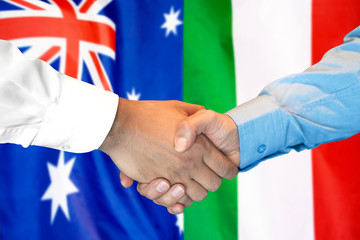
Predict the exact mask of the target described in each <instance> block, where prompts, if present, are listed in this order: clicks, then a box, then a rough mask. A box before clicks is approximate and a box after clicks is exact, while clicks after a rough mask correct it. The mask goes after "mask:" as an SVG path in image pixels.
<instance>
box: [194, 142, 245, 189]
mask: <svg viewBox="0 0 360 240" xmlns="http://www.w3.org/2000/svg"><path fill="white" fill-rule="evenodd" d="M200 140H202V141H206V142H207V146H206V151H204V156H203V161H204V163H205V164H206V166H208V167H209V168H210V169H211V170H212V171H213V172H214V173H216V174H217V175H218V176H219V177H221V178H226V179H233V178H234V177H236V175H237V174H238V172H239V169H238V167H237V166H236V165H235V164H234V163H233V162H232V161H231V160H230V159H229V158H228V157H226V156H225V155H224V154H223V153H222V152H220V151H219V150H218V149H217V148H216V147H215V146H214V144H213V143H212V142H210V140H209V139H208V138H207V137H206V136H204V135H201V136H199V141H200ZM206 189H208V188H206ZM208 190H209V189H208Z"/></svg>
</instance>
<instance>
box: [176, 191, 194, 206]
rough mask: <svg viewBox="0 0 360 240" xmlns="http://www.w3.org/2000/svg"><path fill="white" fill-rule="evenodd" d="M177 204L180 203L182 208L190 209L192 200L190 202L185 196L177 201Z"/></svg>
mask: <svg viewBox="0 0 360 240" xmlns="http://www.w3.org/2000/svg"><path fill="white" fill-rule="evenodd" d="M178 203H180V204H181V205H183V206H184V207H186V208H187V207H190V205H191V204H192V203H193V200H191V198H190V197H189V196H188V195H187V194H185V195H184V196H183V197H182V198H181V199H180V200H179V201H178Z"/></svg>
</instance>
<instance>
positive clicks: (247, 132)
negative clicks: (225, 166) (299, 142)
mask: <svg viewBox="0 0 360 240" xmlns="http://www.w3.org/2000/svg"><path fill="white" fill-rule="evenodd" d="M226 114H228V115H229V116H230V117H231V118H232V119H233V120H234V122H235V123H236V125H237V127H238V133H239V141H240V171H246V170H249V169H251V168H253V167H255V166H256V165H257V164H259V163H260V162H261V161H263V160H265V159H268V158H271V157H274V156H277V155H280V153H279V149H282V148H283V146H284V139H285V137H286V136H285V134H286V133H285V128H284V125H283V124H284V119H283V116H282V115H283V114H282V111H281V110H280V108H279V106H278V105H277V104H276V103H275V102H274V101H273V99H272V97H270V96H268V95H262V96H259V97H257V98H255V99H254V100H251V101H249V102H247V103H245V104H242V105H240V106H238V107H236V108H234V109H232V110H230V111H229V112H227V113H226ZM285 122H286V121H285ZM286 151H287V150H286ZM289 151H290V150H288V151H287V152H289ZM282 153H284V152H282ZM282 153H281V154H282Z"/></svg>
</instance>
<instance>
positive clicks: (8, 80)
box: [0, 40, 118, 152]
mask: <svg viewBox="0 0 360 240" xmlns="http://www.w3.org/2000/svg"><path fill="white" fill-rule="evenodd" d="M0 53H1V54H0V72H1V75H0V99H1V101H0V113H1V118H0V142H2V143H6V142H8V143H15V144H21V145H22V146H24V147H27V146H29V145H38V146H45V147H50V148H55V149H60V150H66V151H70V152H89V151H92V150H94V149H97V148H98V147H99V146H100V145H101V144H102V142H103V141H104V139H105V137H106V135H107V133H108V132H109V130H110V128H111V126H112V123H113V120H114V117H115V114H116V110H117V105H118V97H117V95H116V94H113V93H111V92H106V91H103V90H101V89H100V88H98V87H95V86H93V85H90V84H87V83H84V82H81V81H79V80H76V79H73V78H70V77H67V76H65V75H63V74H61V73H59V72H57V71H55V70H54V69H53V68H51V67H50V66H49V65H48V64H46V63H45V62H43V61H40V60H35V61H30V60H28V59H27V58H26V57H24V56H23V55H22V54H21V52H20V51H19V50H18V49H17V48H16V47H15V46H13V45H12V44H11V43H9V42H6V41H1V40H0Z"/></svg>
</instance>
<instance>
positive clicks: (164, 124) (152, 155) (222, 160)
mask: <svg viewBox="0 0 360 240" xmlns="http://www.w3.org/2000/svg"><path fill="white" fill-rule="evenodd" d="M201 108H202V107H199V106H197V105H191V104H186V103H182V102H178V101H167V102H161V101H130V100H126V99H120V100H119V107H118V112H117V114H116V118H115V121H114V124H113V126H112V128H111V130H110V132H109V134H108V136H107V137H106V139H105V141H104V143H103V144H102V146H101V147H100V150H102V151H104V152H105V153H107V154H108V155H109V156H110V157H111V159H112V160H113V161H114V163H115V164H116V165H117V167H118V168H119V169H120V170H121V171H122V172H123V173H124V174H126V175H127V176H129V177H130V178H132V179H134V180H137V181H139V182H142V183H148V182H150V181H151V180H153V179H155V178H159V177H163V178H166V179H167V180H168V181H169V184H170V185H173V184H175V183H181V184H183V185H184V186H185V188H186V194H187V195H185V198H186V197H187V196H188V197H189V200H190V201H192V200H195V201H199V200H202V199H204V198H205V197H206V196H207V190H209V191H215V190H217V188H218V187H219V186H220V184H221V178H222V177H225V178H233V177H235V176H236V174H237V168H236V166H235V165H234V164H233V163H232V162H231V161H230V160H229V159H228V158H226V157H225V156H224V155H223V154H222V153H221V152H220V151H218V150H217V149H216V147H215V146H214V145H213V144H212V143H211V142H210V141H208V139H207V138H206V137H205V136H201V137H199V138H197V139H196V140H195V142H194V144H193V145H192V146H191V147H190V148H189V150H188V151H186V152H184V153H178V152H176V151H175V150H174V147H173V139H174V137H175V132H176V128H177V126H178V125H179V123H180V122H181V121H182V120H184V119H185V118H186V117H188V116H189V115H191V114H193V113H195V112H196V111H198V110H199V109H201ZM184 202H185V204H186V205H188V203H187V202H188V201H186V199H185V200H184Z"/></svg>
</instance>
